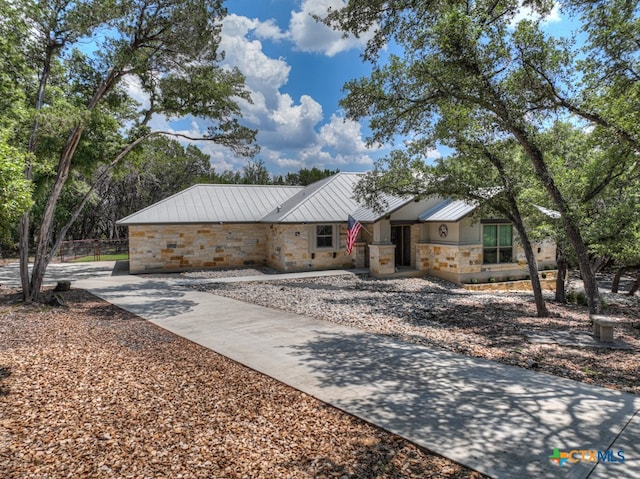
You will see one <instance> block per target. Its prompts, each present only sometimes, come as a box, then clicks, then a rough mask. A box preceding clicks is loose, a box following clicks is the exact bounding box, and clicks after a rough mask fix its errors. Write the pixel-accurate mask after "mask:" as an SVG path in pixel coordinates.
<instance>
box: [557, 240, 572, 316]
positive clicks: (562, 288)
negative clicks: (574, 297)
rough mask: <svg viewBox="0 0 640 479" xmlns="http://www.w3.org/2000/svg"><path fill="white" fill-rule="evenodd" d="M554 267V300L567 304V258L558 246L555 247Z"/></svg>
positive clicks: (561, 247)
mask: <svg viewBox="0 0 640 479" xmlns="http://www.w3.org/2000/svg"><path fill="white" fill-rule="evenodd" d="M556 265H557V266H558V276H556V296H555V300H556V301H557V302H558V303H562V304H565V303H566V302H567V294H566V285H567V272H568V271H569V258H568V257H567V255H566V254H565V251H564V247H563V246H561V245H559V244H558V245H557V246H556Z"/></svg>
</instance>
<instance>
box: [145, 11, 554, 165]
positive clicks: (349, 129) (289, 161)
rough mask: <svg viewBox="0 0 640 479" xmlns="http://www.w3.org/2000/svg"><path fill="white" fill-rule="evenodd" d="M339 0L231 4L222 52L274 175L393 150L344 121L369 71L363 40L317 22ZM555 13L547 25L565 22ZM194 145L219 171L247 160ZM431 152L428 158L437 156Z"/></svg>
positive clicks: (188, 124)
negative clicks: (351, 90) (243, 92)
mask: <svg viewBox="0 0 640 479" xmlns="http://www.w3.org/2000/svg"><path fill="white" fill-rule="evenodd" d="M340 4H341V0H227V2H226V3H225V5H226V7H227V9H228V12H229V15H228V16H227V18H226V19H225V21H224V25H223V30H222V44H221V48H222V49H223V50H224V51H225V54H226V58H225V63H226V64H228V65H231V66H236V67H238V68H239V69H240V70H241V71H242V72H243V73H244V75H245V77H246V84H247V87H248V88H249V90H250V92H251V96H252V98H253V104H248V103H245V102H242V104H241V106H242V111H243V116H244V122H245V123H246V124H247V125H248V126H250V127H251V128H254V129H256V130H257V131H258V137H257V142H258V144H259V145H260V147H261V152H260V153H259V155H258V156H257V158H259V159H262V160H264V162H265V164H266V166H267V168H268V169H269V171H270V172H271V173H274V174H283V173H286V172H288V171H297V170H299V169H300V168H303V167H304V168H311V167H313V166H316V167H318V168H321V169H322V168H330V169H336V168H338V169H340V170H341V171H367V170H369V169H370V168H371V167H372V165H373V161H374V160H375V159H376V158H378V157H381V156H383V155H384V154H385V153H387V152H388V151H389V149H390V147H391V145H385V146H382V147H379V148H374V149H370V148H367V147H366V144H365V141H366V140H365V138H366V136H367V135H368V129H367V125H366V121H365V122H363V123H362V124H361V123H358V122H353V121H350V120H346V119H345V118H344V112H342V111H341V110H340V107H339V105H338V103H339V101H340V99H341V98H342V97H343V95H344V93H343V92H342V87H343V85H344V83H345V82H346V81H348V80H350V79H353V78H359V77H361V76H364V75H367V74H368V73H369V71H370V66H369V65H368V64H364V63H363V62H362V60H361V58H360V54H361V52H362V49H363V47H364V43H365V40H366V38H365V39H361V40H358V39H354V38H351V39H344V38H342V35H341V34H340V33H338V32H334V31H332V30H331V29H329V28H327V27H325V26H323V25H320V24H318V23H316V22H315V21H314V20H313V18H312V17H311V15H312V14H322V13H323V12H325V11H326V9H327V7H329V6H333V7H335V6H339V5H340ZM561 23H562V22H560V17H559V15H558V14H557V13H555V14H554V15H552V17H551V22H550V23H549V25H551V26H553V27H554V28H558V27H559V26H560V25H561ZM152 126H155V127H156V128H159V129H166V128H170V129H172V130H174V131H182V132H186V133H189V134H191V135H194V136H197V135H198V134H202V132H203V131H206V124H202V123H199V122H196V121H194V120H191V119H185V120H182V121H180V122H171V123H170V124H168V123H167V122H166V120H165V119H163V118H158V119H156V120H155V124H153V125H152ZM197 145H198V146H199V147H200V148H201V149H202V150H203V151H205V152H206V153H208V154H209V155H210V156H211V161H212V165H213V166H214V167H215V168H216V170H217V171H224V170H239V169H241V168H242V167H243V166H244V165H245V164H246V162H247V159H245V158H237V157H234V156H233V155H232V154H231V153H229V152H228V151H225V150H224V149H222V148H220V147H217V146H216V145H212V144H210V143H206V142H198V143H197ZM441 154H442V152H439V151H437V150H434V151H433V152H432V154H431V155H430V156H432V157H434V158H436V157H439V156H440V155H441Z"/></svg>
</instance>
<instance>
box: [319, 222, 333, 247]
mask: <svg viewBox="0 0 640 479" xmlns="http://www.w3.org/2000/svg"><path fill="white" fill-rule="evenodd" d="M333 230H334V225H316V241H315V247H316V248H317V249H321V248H333V246H334V234H333Z"/></svg>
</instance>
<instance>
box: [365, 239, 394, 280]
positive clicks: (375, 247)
mask: <svg viewBox="0 0 640 479" xmlns="http://www.w3.org/2000/svg"><path fill="white" fill-rule="evenodd" d="M369 254H370V255H371V256H370V258H369V269H370V270H371V274H372V275H373V276H385V275H388V274H393V273H395V270H396V265H395V256H396V246H395V245H394V244H370V245H369Z"/></svg>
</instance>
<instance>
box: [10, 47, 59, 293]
mask: <svg viewBox="0 0 640 479" xmlns="http://www.w3.org/2000/svg"><path fill="white" fill-rule="evenodd" d="M59 48H61V47H60V46H59V45H58V44H57V43H56V42H55V41H50V42H49V43H48V45H47V48H46V50H45V56H44V62H43V65H42V72H41V73H40V82H39V84H38V93H37V94H36V102H35V105H34V108H35V110H36V113H37V112H38V111H39V110H41V109H42V106H43V105H44V93H45V90H46V87H47V83H48V82H49V76H50V74H51V62H52V59H53V55H55V53H56V51H57V50H58V49H59ZM39 129H40V123H39V122H38V118H37V117H36V118H35V120H34V121H33V126H32V127H31V133H30V134H29V144H28V145H27V151H28V152H29V153H31V154H32V155H33V154H35V151H36V145H37V142H38V130H39ZM27 161H28V164H27V167H26V169H25V171H24V176H25V178H26V179H27V180H28V181H31V180H32V179H33V165H32V161H33V160H32V158H29V159H28V160H27ZM30 229H31V221H30V215H29V211H26V212H25V213H24V215H22V218H21V219H20V240H19V243H18V245H19V246H18V248H19V250H20V282H21V283H22V299H23V300H24V301H25V302H26V303H29V302H31V300H32V299H33V298H32V291H31V284H30V282H29V244H30V241H29V240H30Z"/></svg>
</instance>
